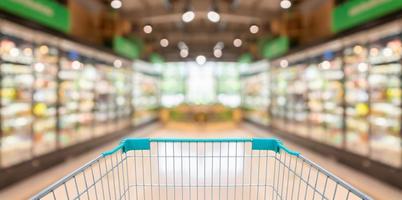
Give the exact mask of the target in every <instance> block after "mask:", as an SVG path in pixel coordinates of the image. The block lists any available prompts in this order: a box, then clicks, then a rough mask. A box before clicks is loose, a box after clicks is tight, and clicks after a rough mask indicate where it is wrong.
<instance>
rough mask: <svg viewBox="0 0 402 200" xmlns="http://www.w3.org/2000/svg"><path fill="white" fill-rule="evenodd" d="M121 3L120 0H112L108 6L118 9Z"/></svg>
mask: <svg viewBox="0 0 402 200" xmlns="http://www.w3.org/2000/svg"><path fill="white" fill-rule="evenodd" d="M122 5H123V3H122V2H121V1H120V0H113V1H112V2H110V6H112V8H114V9H119V8H121V6H122Z"/></svg>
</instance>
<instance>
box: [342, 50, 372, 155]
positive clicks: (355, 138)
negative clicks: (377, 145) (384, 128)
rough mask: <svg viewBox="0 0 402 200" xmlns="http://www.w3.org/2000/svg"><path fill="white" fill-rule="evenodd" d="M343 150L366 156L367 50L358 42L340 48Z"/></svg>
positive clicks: (367, 111)
mask: <svg viewBox="0 0 402 200" xmlns="http://www.w3.org/2000/svg"><path fill="white" fill-rule="evenodd" d="M343 59H344V71H345V105H346V118H345V123H346V149H347V150H349V151H352V152H353V153H358V154H361V155H368V153H369V147H368V138H369V122H368V115H369V94H368V92H369V91H368V90H369V86H368V71H369V65H368V64H367V63H366V59H367V48H366V47H365V46H364V44H362V43H357V44H352V45H349V46H347V47H346V48H345V49H344V57H343Z"/></svg>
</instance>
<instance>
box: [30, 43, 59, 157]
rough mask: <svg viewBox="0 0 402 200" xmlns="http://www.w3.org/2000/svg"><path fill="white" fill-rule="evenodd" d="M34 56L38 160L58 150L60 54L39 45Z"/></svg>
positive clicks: (34, 129)
mask: <svg viewBox="0 0 402 200" xmlns="http://www.w3.org/2000/svg"><path fill="white" fill-rule="evenodd" d="M34 53H35V58H36V63H35V64H34V65H33V71H34V79H35V81H34V84H33V86H34V92H33V109H32V112H33V116H34V121H33V141H34V146H33V154H34V155H35V156H38V155H42V154H44V153H47V152H51V151H54V150H55V149H56V134H57V118H56V117H57V100H58V97H57V73H58V58H59V50H58V49H57V48H55V47H53V46H49V45H46V44H39V45H37V46H36V47H35V49H34Z"/></svg>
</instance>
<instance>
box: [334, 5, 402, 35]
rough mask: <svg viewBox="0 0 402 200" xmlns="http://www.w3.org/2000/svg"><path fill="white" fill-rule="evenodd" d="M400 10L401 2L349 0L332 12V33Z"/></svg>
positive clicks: (401, 7)
mask: <svg viewBox="0 0 402 200" xmlns="http://www.w3.org/2000/svg"><path fill="white" fill-rule="evenodd" d="M400 9H402V0H350V1H347V2H345V3H343V4H341V5H340V6H338V7H337V8H335V10H334V11H333V12H332V31H333V32H339V31H343V30H346V29H348V28H351V27H354V26H356V25H359V24H362V23H364V22H367V21H369V20H373V19H376V18H379V17H381V16H384V15H386V14H388V13H391V12H393V11H397V10H400Z"/></svg>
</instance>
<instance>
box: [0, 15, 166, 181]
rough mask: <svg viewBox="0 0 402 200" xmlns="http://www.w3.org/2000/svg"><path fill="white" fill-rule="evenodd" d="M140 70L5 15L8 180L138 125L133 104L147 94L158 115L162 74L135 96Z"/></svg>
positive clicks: (0, 115) (4, 158)
mask: <svg viewBox="0 0 402 200" xmlns="http://www.w3.org/2000/svg"><path fill="white" fill-rule="evenodd" d="M116 60H119V61H120V62H121V65H114V64H113V63H114V62H115V61H116ZM137 74H139V75H141V73H137ZM132 75H133V64H132V61H129V60H127V59H125V58H122V57H118V56H116V55H114V54H113V53H109V52H107V51H105V52H104V51H100V50H98V49H95V48H92V47H89V46H84V45H80V44H78V43H76V42H74V41H70V40H69V39H65V38H63V37H58V36H54V35H50V34H47V33H44V32H42V31H38V30H32V29H29V28H26V27H23V26H20V25H17V24H15V23H13V22H9V21H5V20H0V80H1V81H0V94H1V96H0V108H1V112H0V121H1V122H0V129H1V131H0V179H2V180H3V178H4V180H6V182H7V181H15V179H18V177H19V174H29V173H33V172H34V171H37V170H40V169H43V168H46V166H45V165H52V163H53V164H54V162H57V160H63V159H65V158H66V157H68V156H70V155H69V153H72V152H74V150H72V149H74V148H81V149H82V148H83V149H85V146H93V144H95V143H97V142H100V141H103V140H105V138H112V136H113V135H118V134H121V133H122V132H123V131H124V130H126V129H127V128H131V127H133V126H134V123H132V121H131V119H130V116H131V115H134V105H131V102H133V101H134V100H136V98H143V97H142V96H141V95H147V99H146V100H143V102H146V103H150V104H152V106H148V107H147V108H148V109H150V110H152V116H153V117H157V116H156V114H155V113H156V112H155V111H156V110H157V106H155V105H159V101H158V100H159V84H158V77H153V78H152V79H151V81H148V79H147V80H146V81H145V82H144V81H143V82H141V83H140V85H141V87H145V89H144V90H143V92H142V93H140V95H139V96H137V97H136V98H134V97H133V96H132V93H133V92H134V91H136V88H131V87H127V86H130V85H131V81H132V79H131V78H132ZM149 85H150V86H149ZM152 95H155V96H152ZM152 98H153V99H152ZM151 107H152V109H151ZM147 122H148V121H147ZM141 124H142V123H141V122H139V123H136V124H135V125H136V126H139V125H141ZM32 160H35V161H38V162H35V163H36V164H35V166H31V165H33V162H31V161H32ZM11 179H12V180H11ZM0 187H4V185H3V184H0Z"/></svg>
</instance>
